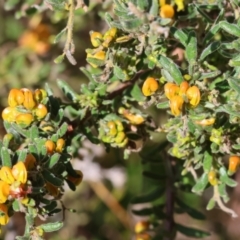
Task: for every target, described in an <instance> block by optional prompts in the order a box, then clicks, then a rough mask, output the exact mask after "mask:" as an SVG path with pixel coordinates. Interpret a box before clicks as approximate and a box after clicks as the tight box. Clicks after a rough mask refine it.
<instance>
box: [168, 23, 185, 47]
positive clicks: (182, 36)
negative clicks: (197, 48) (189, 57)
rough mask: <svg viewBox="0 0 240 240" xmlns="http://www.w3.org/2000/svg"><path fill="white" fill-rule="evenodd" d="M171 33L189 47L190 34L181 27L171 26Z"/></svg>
mask: <svg viewBox="0 0 240 240" xmlns="http://www.w3.org/2000/svg"><path fill="white" fill-rule="evenodd" d="M170 33H171V34H172V35H173V36H174V37H175V38H176V39H177V40H179V41H180V43H181V44H182V45H183V46H184V47H187V41H188V36H187V34H186V33H184V32H183V31H182V30H181V29H178V28H176V27H171V28H170Z"/></svg>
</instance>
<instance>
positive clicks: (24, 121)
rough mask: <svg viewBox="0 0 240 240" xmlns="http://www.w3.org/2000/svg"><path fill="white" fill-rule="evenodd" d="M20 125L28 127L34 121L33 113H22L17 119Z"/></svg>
mask: <svg viewBox="0 0 240 240" xmlns="http://www.w3.org/2000/svg"><path fill="white" fill-rule="evenodd" d="M15 121H16V123H17V124H18V125H21V126H22V127H28V126H30V125H31V123H32V122H33V115H32V114H31V113H20V114H19V115H17V117H16V119H15Z"/></svg>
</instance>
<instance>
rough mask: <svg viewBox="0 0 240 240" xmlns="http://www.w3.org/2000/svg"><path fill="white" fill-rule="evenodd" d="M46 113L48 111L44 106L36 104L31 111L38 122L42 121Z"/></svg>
mask: <svg viewBox="0 0 240 240" xmlns="http://www.w3.org/2000/svg"><path fill="white" fill-rule="evenodd" d="M47 113H48V110H47V108H46V106H45V105H43V104H41V103H40V104H38V105H37V107H36V108H34V110H33V114H34V115H35V116H36V117H37V119H38V120H41V119H43V118H44V117H45V116H46V115H47Z"/></svg>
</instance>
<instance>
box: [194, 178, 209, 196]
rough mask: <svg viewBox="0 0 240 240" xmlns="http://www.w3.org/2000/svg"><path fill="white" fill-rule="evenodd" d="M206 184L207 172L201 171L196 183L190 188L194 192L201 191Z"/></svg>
mask: <svg viewBox="0 0 240 240" xmlns="http://www.w3.org/2000/svg"><path fill="white" fill-rule="evenodd" d="M207 184H208V174H207V173H203V175H202V176H201V177H200V178H199V179H198V180H197V183H196V184H195V185H194V187H193V188H192V192H194V193H202V192H203V190H204V189H205V188H206V186H207Z"/></svg>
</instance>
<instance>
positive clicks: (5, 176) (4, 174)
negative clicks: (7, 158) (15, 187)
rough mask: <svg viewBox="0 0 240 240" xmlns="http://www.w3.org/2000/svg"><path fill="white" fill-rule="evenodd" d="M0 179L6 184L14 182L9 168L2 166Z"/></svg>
mask: <svg viewBox="0 0 240 240" xmlns="http://www.w3.org/2000/svg"><path fill="white" fill-rule="evenodd" d="M0 179H1V180H2V181H4V182H6V183H8V184H12V183H13V182H14V181H15V179H14V177H13V174H12V169H11V168H10V167H7V166H3V167H2V168H1V169H0Z"/></svg>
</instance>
